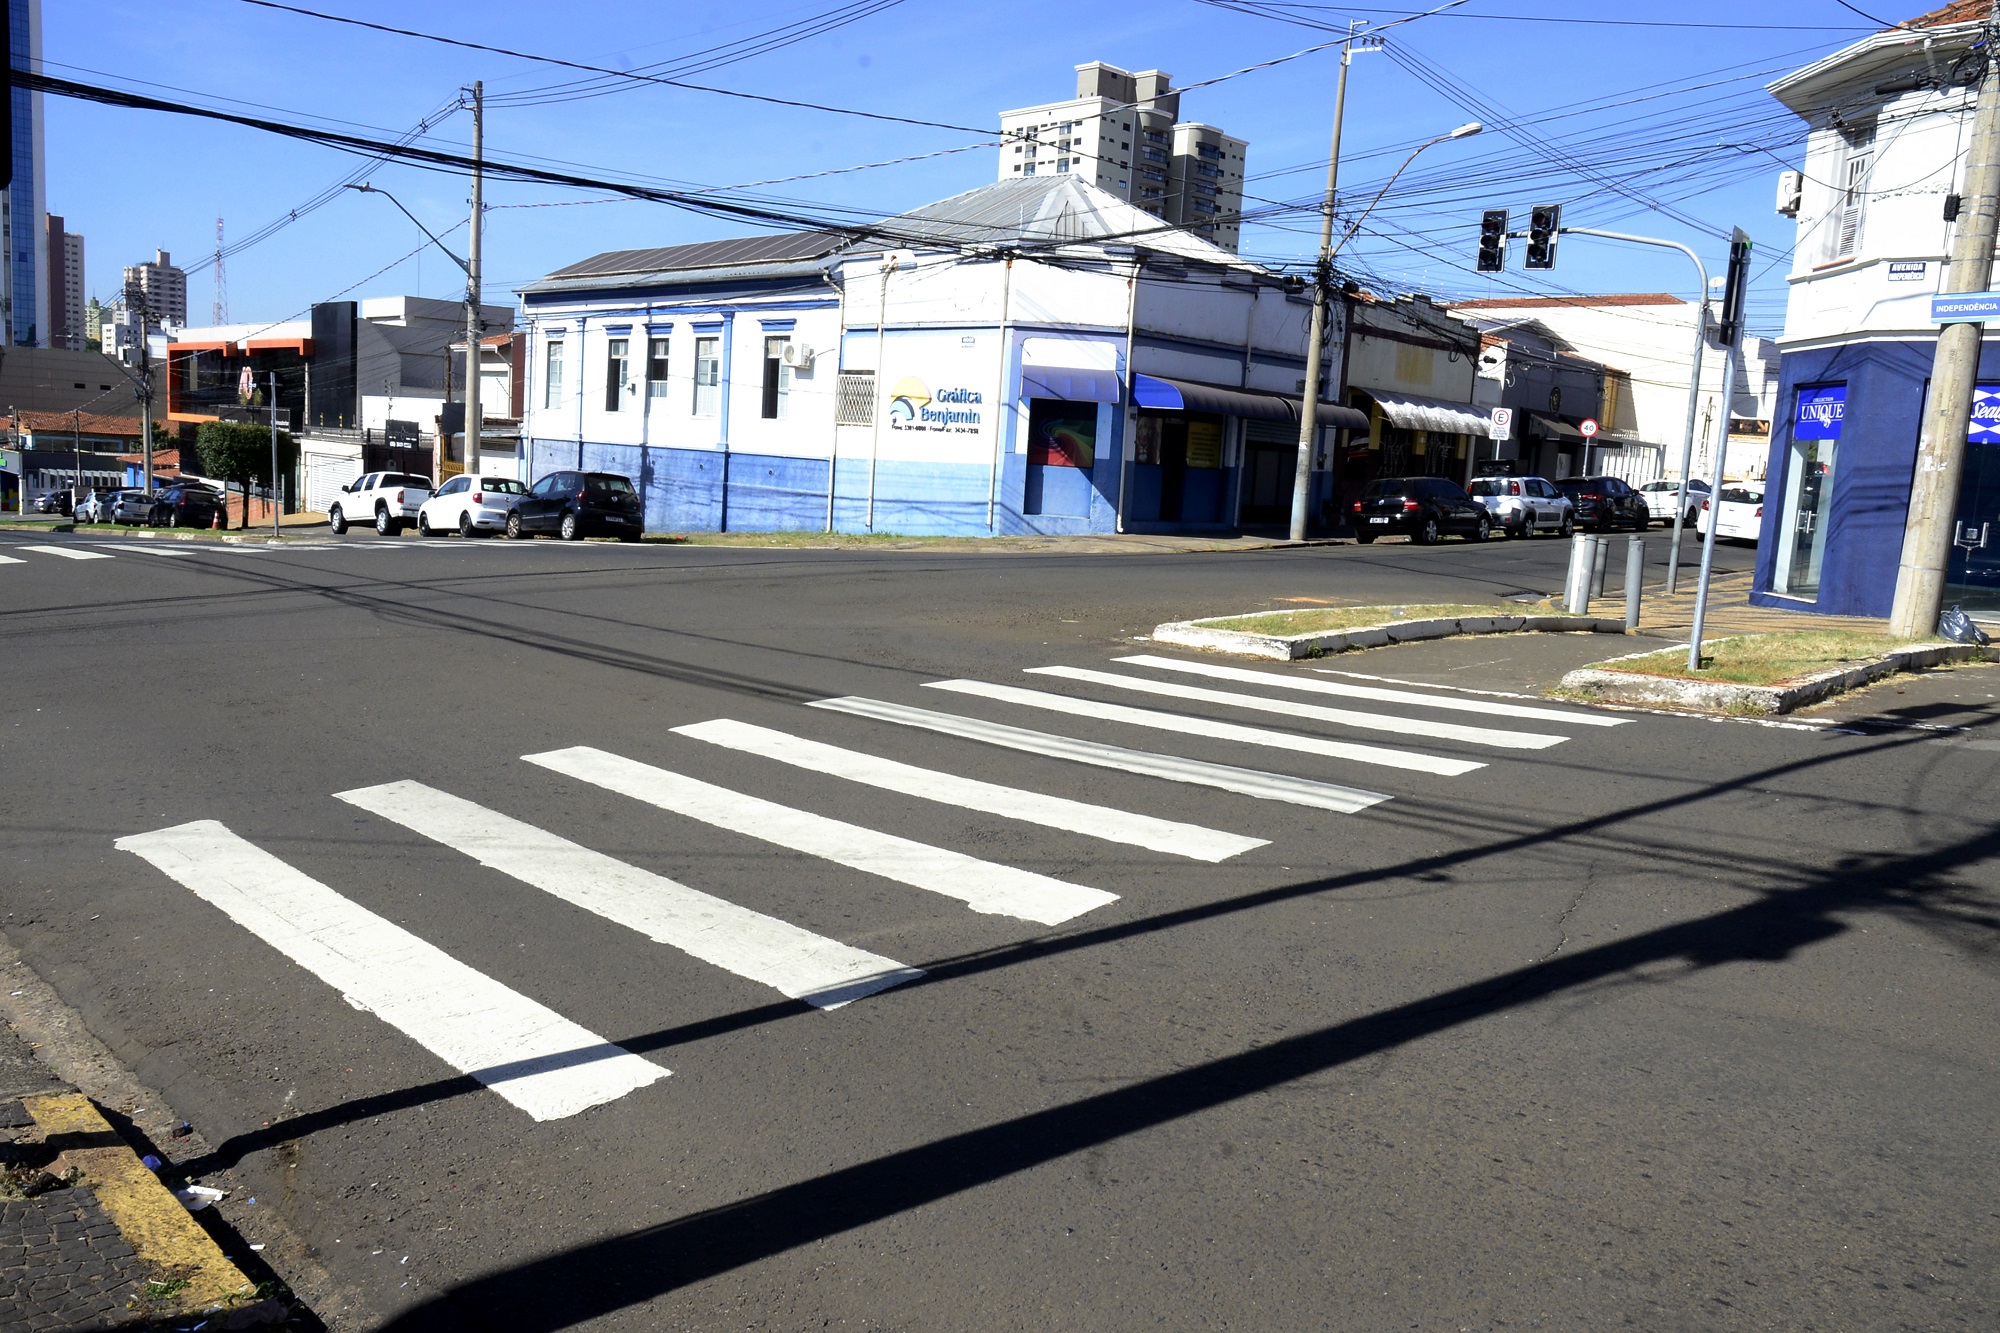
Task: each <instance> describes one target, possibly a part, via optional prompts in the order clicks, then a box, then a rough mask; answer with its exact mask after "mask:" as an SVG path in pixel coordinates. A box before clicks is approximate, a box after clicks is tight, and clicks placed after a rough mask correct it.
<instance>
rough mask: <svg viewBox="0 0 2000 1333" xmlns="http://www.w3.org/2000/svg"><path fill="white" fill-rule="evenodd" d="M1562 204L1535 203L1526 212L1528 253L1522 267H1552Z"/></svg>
mask: <svg viewBox="0 0 2000 1333" xmlns="http://www.w3.org/2000/svg"><path fill="white" fill-rule="evenodd" d="M1562 216H1563V211H1562V205H1561V204H1536V205H1535V207H1534V209H1533V210H1532V211H1531V212H1530V213H1529V214H1528V254H1527V257H1526V258H1525V259H1524V260H1522V264H1521V266H1522V267H1523V268H1554V267H1555V266H1556V237H1557V236H1559V235H1560V234H1561V233H1562Z"/></svg>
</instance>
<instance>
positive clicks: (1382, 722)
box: [1027, 666, 1569, 750]
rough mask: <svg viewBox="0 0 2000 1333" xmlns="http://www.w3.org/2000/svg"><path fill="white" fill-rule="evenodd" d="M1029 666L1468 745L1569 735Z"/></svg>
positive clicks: (1528, 743)
mask: <svg viewBox="0 0 2000 1333" xmlns="http://www.w3.org/2000/svg"><path fill="white" fill-rule="evenodd" d="M1027 671H1028V674H1030V675H1035V676H1057V677H1060V678H1062V679H1063V680H1080V681H1083V682H1085V683H1087V684H1091V685H1108V686H1110V687H1111V688H1113V689H1119V690H1135V691H1137V692H1138V693H1140V694H1157V695H1161V696H1163V697H1165V698H1168V699H1185V700H1188V701H1191V702H1195V703H1210V704H1222V705H1224V706H1225V707H1229V708H1247V709H1250V710H1252V711H1254V712H1259V713H1278V714H1281V715H1282V716H1285V717H1296V718H1303V719H1306V720H1308V721H1312V722H1332V723H1335V724H1337V725H1339V726H1343V727H1358V728H1360V729H1361V730H1363V731H1388V732H1394V733H1395V734H1397V735H1399V736H1428V737H1429V738H1431V739H1432V740H1441V741H1461V742H1464V743H1465V744H1467V745H1491V746H1493V747H1495V748H1496V749H1502V750H1546V749H1548V748H1549V747H1550V746H1552V745H1561V744H1562V743H1563V742H1564V741H1565V740H1567V739H1569V738H1568V737H1566V736H1550V735H1545V734H1542V733H1538V732H1529V731H1496V730H1495V729H1493V728H1492V727H1468V726H1466V725H1464V724H1463V723H1459V722H1432V721H1430V720H1428V719H1425V718H1404V717H1390V716H1387V715H1385V714H1382V713H1357V712H1355V711H1354V710H1352V709H1349V708H1326V707H1323V706H1321V705H1319V704H1305V703H1296V702H1294V701H1292V700H1290V699H1266V698H1265V697H1264V696H1262V695H1260V694H1238V693H1236V692H1235V691H1233V690H1209V689H1203V688H1202V687H1201V686H1199V685H1183V684H1181V683H1180V682H1178V681H1171V680H1147V679H1145V678H1143V677H1139V676H1121V675H1118V674H1117V673H1116V672H1111V671H1092V670H1089V669H1088V668H1086V667H1068V666H1052V667H1029V668H1027Z"/></svg>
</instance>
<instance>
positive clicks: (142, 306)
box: [124, 250, 188, 326]
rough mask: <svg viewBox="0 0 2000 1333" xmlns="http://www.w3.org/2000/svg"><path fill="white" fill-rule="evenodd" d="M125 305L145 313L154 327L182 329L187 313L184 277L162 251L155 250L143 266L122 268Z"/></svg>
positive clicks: (185, 276) (168, 255)
mask: <svg viewBox="0 0 2000 1333" xmlns="http://www.w3.org/2000/svg"><path fill="white" fill-rule="evenodd" d="M124 292H125V295H124V304H125V305H126V306H127V307H129V308H132V309H135V310H142V311H144V312H145V315H146V318H147V319H148V320H150V321H151V322H153V323H155V324H172V325H176V326H185V325H186V324H187V313H188V280H187V274H186V272H184V271H183V270H182V269H180V268H178V267H176V266H175V264H174V260H173V256H172V255H170V254H168V253H167V252H166V251H165V250H155V251H154V252H153V257H152V258H151V259H150V260H147V261H146V262H145V263H143V264H127V265H126V266H125V284H124Z"/></svg>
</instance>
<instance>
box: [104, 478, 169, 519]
mask: <svg viewBox="0 0 2000 1333" xmlns="http://www.w3.org/2000/svg"><path fill="white" fill-rule="evenodd" d="M156 503H158V497H157V496H155V495H154V494H153V493H152V492H151V491H147V490H140V489H138V488H136V487H132V488H128V489H126V490H122V491H116V492H114V493H113V494H112V497H111V503H110V505H109V506H108V507H107V509H106V512H105V521H106V522H109V523H124V524H129V525H130V526H132V527H135V528H136V527H138V526H140V525H141V524H148V525H150V524H151V523H152V521H153V506H154V505H155V504H156Z"/></svg>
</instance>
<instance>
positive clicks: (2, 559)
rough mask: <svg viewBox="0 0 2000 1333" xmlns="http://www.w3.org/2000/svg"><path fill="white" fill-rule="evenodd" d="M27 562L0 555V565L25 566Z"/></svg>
mask: <svg viewBox="0 0 2000 1333" xmlns="http://www.w3.org/2000/svg"><path fill="white" fill-rule="evenodd" d="M27 563H28V562H27V561H25V560H21V559H17V558H16V557H14V556H11V555H0V565H25V564H27Z"/></svg>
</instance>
